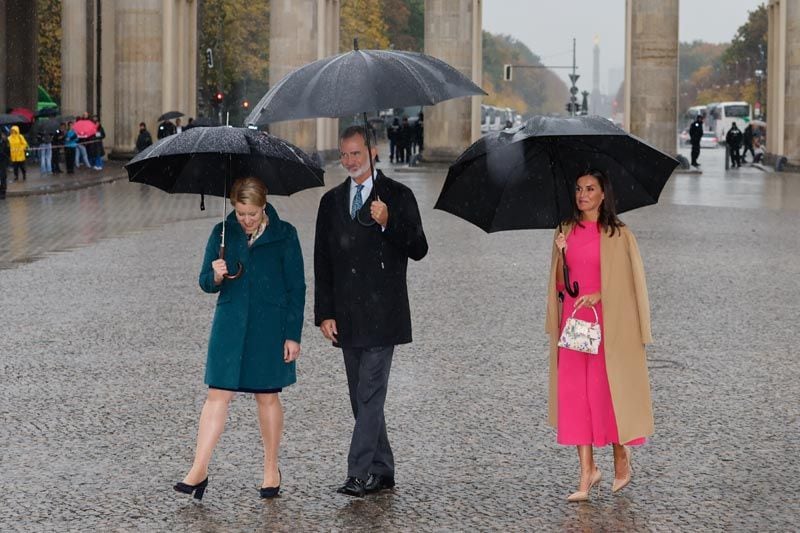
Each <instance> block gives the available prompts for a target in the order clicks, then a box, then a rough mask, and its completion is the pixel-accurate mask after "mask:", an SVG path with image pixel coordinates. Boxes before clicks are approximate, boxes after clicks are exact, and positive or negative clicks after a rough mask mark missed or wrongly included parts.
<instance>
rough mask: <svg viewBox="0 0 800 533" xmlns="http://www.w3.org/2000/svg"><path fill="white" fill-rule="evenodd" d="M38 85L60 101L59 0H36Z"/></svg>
mask: <svg viewBox="0 0 800 533" xmlns="http://www.w3.org/2000/svg"><path fill="white" fill-rule="evenodd" d="M36 13H37V23H38V25H39V28H38V32H37V35H36V41H37V44H38V47H39V50H38V51H39V72H38V75H39V85H41V86H42V87H44V89H45V90H46V91H47V92H48V93H49V94H50V96H51V97H52V98H53V100H55V101H56V102H61V0H36Z"/></svg>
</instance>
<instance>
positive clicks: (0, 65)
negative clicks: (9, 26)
mask: <svg viewBox="0 0 800 533" xmlns="http://www.w3.org/2000/svg"><path fill="white" fill-rule="evenodd" d="M6 17H7V15H6V0H0V73H2V76H3V77H2V79H0V113H5V112H6V107H7V106H6V78H5V73H6V39H7V38H8V33H7V32H6Z"/></svg>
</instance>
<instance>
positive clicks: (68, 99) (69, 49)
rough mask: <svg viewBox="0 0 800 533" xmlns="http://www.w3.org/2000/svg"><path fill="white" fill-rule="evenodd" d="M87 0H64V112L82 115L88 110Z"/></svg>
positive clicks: (62, 81) (62, 58)
mask: <svg viewBox="0 0 800 533" xmlns="http://www.w3.org/2000/svg"><path fill="white" fill-rule="evenodd" d="M89 28H90V25H89V24H87V21H86V0H71V1H67V2H61V35H62V37H61V113H62V114H64V115H76V116H78V115H80V114H81V113H83V112H84V111H87V110H88V107H87V94H86V88H87V80H88V79H89V68H88V67H89V65H88V64H87V59H88V56H87V53H86V47H87V39H88V34H89Z"/></svg>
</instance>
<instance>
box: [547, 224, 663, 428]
mask: <svg viewBox="0 0 800 533" xmlns="http://www.w3.org/2000/svg"><path fill="white" fill-rule="evenodd" d="M571 230H572V226H571V225H565V226H564V234H565V235H567V236H568V235H569V233H570V231H571ZM620 230H621V233H620V232H619V231H617V232H615V234H614V236H613V237H610V236H609V235H608V232H606V231H605V230H602V234H601V237H600V284H601V289H600V294H601V298H602V302H603V343H604V344H605V353H606V371H607V373H608V384H609V386H610V388H611V401H612V403H613V405H614V414H615V416H616V419H617V430H618V432H619V439H620V442H622V443H625V442H628V441H631V440H633V439H636V438H639V437H646V436H649V435H652V434H653V408H652V403H651V400H650V380H649V378H648V374H647V360H646V355H645V349H644V345H645V344H649V343H651V342H653V339H652V337H651V335H650V302H649V301H648V298H647V285H646V284H645V278H644V266H643V265H642V258H641V256H640V255H639V247H638V246H637V245H636V239H635V238H634V236H633V233H631V231H630V230H629V229H628V228H627V227H622V228H620ZM557 235H558V232H556V236H557ZM560 257H561V253H560V252H559V251H558V248H557V247H556V245H555V236H554V238H553V257H552V260H551V265H550V284H549V285H548V287H549V290H548V293H547V317H546V320H545V332H546V333H547V334H548V335H549V336H550V402H549V418H550V425H552V426H553V427H556V426H557V420H558V417H557V413H558V403H557V401H558V400H557V398H558V394H557V386H558V380H557V377H558V376H557V372H558V346H557V343H558V338H559V336H560V334H561V331H560V324H561V303H560V302H559V301H558V298H557V294H556V268H560V263H561V262H560V261H559V259H560ZM589 357H591V356H589Z"/></svg>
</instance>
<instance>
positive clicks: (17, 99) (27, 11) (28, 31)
mask: <svg viewBox="0 0 800 533" xmlns="http://www.w3.org/2000/svg"><path fill="white" fill-rule="evenodd" d="M0 19H3V21H2V22H0V56H2V57H1V58H0V85H2V87H0V105H2V109H0V113H5V111H6V109H5V108H6V107H27V108H28V109H31V110H33V111H36V101H37V100H38V95H37V91H36V88H37V86H38V78H39V77H38V74H37V73H38V71H39V54H38V46H37V42H36V36H37V34H38V31H37V27H36V26H37V24H36V2H33V1H28V2H20V1H18V0H11V1H7V0H2V1H0Z"/></svg>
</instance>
